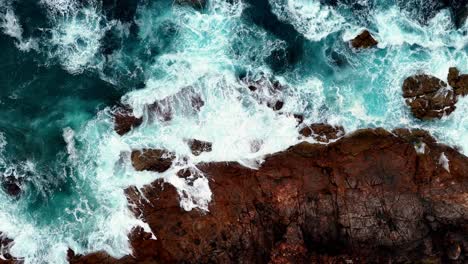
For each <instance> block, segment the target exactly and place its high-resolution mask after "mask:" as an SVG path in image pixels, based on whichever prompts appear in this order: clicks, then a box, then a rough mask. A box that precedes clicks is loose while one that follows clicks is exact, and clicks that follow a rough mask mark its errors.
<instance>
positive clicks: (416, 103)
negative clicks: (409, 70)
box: [403, 74, 457, 119]
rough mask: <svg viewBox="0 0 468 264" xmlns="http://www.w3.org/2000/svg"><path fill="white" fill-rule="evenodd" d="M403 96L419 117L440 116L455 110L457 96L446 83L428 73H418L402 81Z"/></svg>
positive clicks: (431, 117)
mask: <svg viewBox="0 0 468 264" xmlns="http://www.w3.org/2000/svg"><path fill="white" fill-rule="evenodd" d="M403 97H404V98H405V99H406V100H405V101H406V104H407V105H408V106H409V107H411V112H412V113H413V115H414V116H415V117H416V118H419V119H433V118H441V117H443V116H444V115H449V114H450V113H452V112H453V111H454V110H455V104H456V102H457V98H456V96H455V95H454V92H453V91H452V90H451V89H449V88H448V87H447V84H446V83H445V82H444V81H442V80H440V79H438V78H436V77H434V76H430V75H426V74H419V75H415V76H411V77H408V78H406V80H405V81H404V82H403Z"/></svg>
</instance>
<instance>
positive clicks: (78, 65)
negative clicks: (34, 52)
mask: <svg viewBox="0 0 468 264" xmlns="http://www.w3.org/2000/svg"><path fill="white" fill-rule="evenodd" d="M103 19H104V18H103V16H102V14H100V13H99V12H98V10H97V9H96V7H93V6H90V7H86V8H81V9H78V10H75V12H74V13H73V14H71V15H66V16H60V17H58V18H57V20H58V22H57V23H58V24H57V25H56V27H55V28H53V29H51V39H50V45H51V46H52V47H53V49H52V50H51V51H50V56H51V57H57V58H59V59H60V61H61V63H62V65H63V66H64V68H65V69H67V70H68V71H69V72H71V73H81V72H83V71H84V70H86V69H90V68H96V69H99V68H100V67H101V65H100V64H101V63H102V61H101V58H100V57H99V56H98V55H99V53H98V52H99V48H100V46H101V44H100V40H101V38H102V37H103V36H104V33H105V31H106V27H109V26H110V25H107V24H105V23H104V21H103ZM103 25H104V26H103Z"/></svg>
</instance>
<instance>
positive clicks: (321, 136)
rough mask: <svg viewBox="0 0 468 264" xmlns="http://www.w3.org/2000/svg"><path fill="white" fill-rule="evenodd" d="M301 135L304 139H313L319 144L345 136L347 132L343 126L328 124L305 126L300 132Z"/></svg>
mask: <svg viewBox="0 0 468 264" xmlns="http://www.w3.org/2000/svg"><path fill="white" fill-rule="evenodd" d="M299 134H301V135H303V136H304V137H313V138H314V139H315V140H317V141H319V142H324V143H327V142H329V141H330V140H334V139H338V138H339V137H342V136H344V134H345V131H344V128H343V127H341V126H337V127H334V126H331V125H328V124H323V123H319V124H311V125H310V126H305V127H304V128H302V129H301V130H300V131H299Z"/></svg>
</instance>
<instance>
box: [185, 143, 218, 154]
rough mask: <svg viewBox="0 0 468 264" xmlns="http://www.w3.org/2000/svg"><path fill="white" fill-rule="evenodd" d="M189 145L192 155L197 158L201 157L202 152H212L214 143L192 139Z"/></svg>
mask: <svg viewBox="0 0 468 264" xmlns="http://www.w3.org/2000/svg"><path fill="white" fill-rule="evenodd" d="M188 145H189V147H190V150H191V151H192V154H193V155H195V156H199V155H200V154H202V152H211V150H212V145H213V144H212V143H211V142H208V141H201V140H198V139H191V140H189V141H188Z"/></svg>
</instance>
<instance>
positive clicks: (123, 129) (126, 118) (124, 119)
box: [113, 106, 143, 136]
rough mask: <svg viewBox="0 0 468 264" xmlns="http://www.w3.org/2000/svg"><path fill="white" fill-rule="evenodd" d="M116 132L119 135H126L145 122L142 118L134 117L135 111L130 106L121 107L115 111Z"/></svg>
mask: <svg viewBox="0 0 468 264" xmlns="http://www.w3.org/2000/svg"><path fill="white" fill-rule="evenodd" d="M113 116H114V130H115V132H117V134H119V135H121V136H122V135H124V134H126V133H128V132H130V130H132V129H133V128H135V127H138V126H139V125H141V123H142V122H143V119H142V118H141V117H139V118H137V117H135V116H134V115H133V110H132V109H131V108H130V107H128V106H120V107H117V108H115V109H114V111H113Z"/></svg>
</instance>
